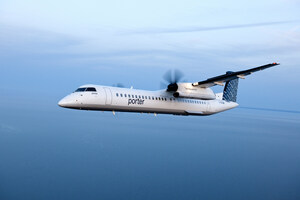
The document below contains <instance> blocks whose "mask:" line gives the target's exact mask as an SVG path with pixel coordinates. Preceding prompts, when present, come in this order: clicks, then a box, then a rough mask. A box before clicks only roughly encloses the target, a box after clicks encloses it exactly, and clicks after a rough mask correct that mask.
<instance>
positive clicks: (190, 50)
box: [0, 0, 300, 199]
mask: <svg viewBox="0 0 300 200" xmlns="http://www.w3.org/2000/svg"><path fill="white" fill-rule="evenodd" d="M299 8H300V2H299V1H297V0H273V1H271V0H266V1H258V0H253V1H251V2H249V1H234V0H229V1H217V0H213V1H205V2H203V1H195V0H186V1H177V0H172V1H170V0H165V1H158V0H152V1H138V0H127V1H120V0H112V1H96V0H86V1H77V0H72V1H71V0H65V1H57V0H51V1H50V0H45V1H37V0H27V1H24V0H23V1H21V0H10V1H8V0H1V1H0V70H1V79H0V92H1V94H2V95H1V98H0V109H1V112H0V144H1V145H0V152H1V153H0V158H1V159H2V160H3V162H2V164H1V163H0V198H1V195H3V197H5V198H6V199H18V198H20V199H21V197H22V196H24V195H27V196H30V195H33V194H34V191H37V190H38V191H40V192H39V193H37V194H36V196H34V195H33V196H32V197H33V198H32V199H47V198H48V199H66V198H70V197H72V191H75V190H76V191H77V193H76V194H77V197H78V198H79V199H80V198H81V199H82V198H84V197H85V195H88V194H89V193H91V191H92V193H93V192H94V194H95V195H96V196H92V197H99V195H106V197H111V196H110V195H109V194H108V193H105V192H104V193H101V192H100V191H98V190H97V187H96V186H95V185H101V187H104V188H106V190H107V191H112V193H115V191H113V190H112V188H117V189H118V191H119V192H120V194H121V195H123V196H126V195H128V197H132V199H134V197H135V198H136V199H139V198H143V199H147V198H149V199H160V198H161V199H165V197H172V199H175V198H174V196H172V195H171V196H169V195H170V194H171V193H172V192H173V193H174V191H176V193H175V194H177V195H178V196H177V197H183V196H182V195H184V194H190V195H191V196H190V199H193V198H194V197H199V195H200V196H201V194H199V193H198V192H197V191H199V188H198V186H199V187H200V186H201V187H202V188H206V192H204V193H203V194H202V195H203V196H201V197H203V198H205V199H209V198H212V199H218V198H220V197H228V198H230V197H231V199H235V198H232V197H233V196H230V192H233V190H230V189H235V190H234V191H237V190H238V189H241V190H240V191H241V192H240V193H234V194H235V195H234V197H236V199H241V198H243V199H245V196H243V194H247V195H249V196H248V197H253V198H255V199H258V198H257V197H259V196H260V197H261V198H262V199H276V198H275V197H278V199H280V198H279V197H282V198H285V199H297V198H298V197H299V192H298V193H297V190H296V188H299V187H298V186H299V180H296V179H295V178H293V177H299V172H298V171H299V170H298V169H299V166H300V164H299V163H300V159H299V156H297V153H295V152H299V146H300V145H299V141H300V140H299V135H298V132H299V131H298V130H299V112H300V104H299V101H298V99H299V98H300V93H299V92H298V91H299V85H300V79H299V75H300V68H299V64H298V63H300V57H299V55H300V13H299ZM273 62H278V63H280V65H279V66H275V67H273V68H270V69H267V70H264V71H262V72H257V73H254V74H253V75H251V76H248V77H246V79H245V80H240V82H239V90H238V96H237V101H238V103H239V104H240V108H236V109H235V110H231V111H227V112H224V113H220V114H218V115H214V116H210V117H207V118H201V117H199V118H196V117H191V118H189V117H187V118H184V117H175V116H158V117H157V118H154V117H153V116H148V115H147V116H144V115H143V116H141V115H140V114H125V113H121V114H120V113H118V114H117V116H115V117H114V116H112V114H111V113H102V112H85V111H75V110H67V109H63V108H60V107H58V106H57V102H58V101H59V100H60V99H61V98H63V97H64V96H66V95H67V94H69V93H71V92H72V91H74V90H75V89H76V88H77V87H78V86H80V85H84V84H89V83H92V84H99V85H113V84H116V83H122V84H123V85H125V86H126V87H130V86H133V87H134V88H138V89H148V90H158V89H160V82H161V81H162V79H163V75H164V74H165V72H166V71H168V70H169V69H179V70H180V71H182V72H183V73H184V75H185V77H184V79H185V80H188V81H191V82H196V81H201V80H205V79H207V78H210V77H213V76H217V75H220V74H223V73H225V72H226V71H229V70H230V71H239V70H244V69H248V68H252V67H257V66H260V65H264V64H268V63H273ZM213 89H214V90H215V91H216V92H220V91H222V87H219V86H215V87H213ZM245 107H248V108H263V109H273V110H274V109H277V110H284V111H295V113H288V112H271V111H266V110H265V111H259V110H254V109H245ZM237 124H238V125H237ZM236 125H237V126H236ZM233 127H235V128H233ZM152 131H153V132H152ZM209 133H210V134H209ZM139 134H141V135H139ZM286 134H287V135H286ZM157 141H159V142H157ZM12 147H16V148H12ZM78 147H79V149H78ZM213 147H218V148H217V149H215V148H213ZM136 152H138V153H136ZM172 152H176V153H177V154H174V155H173V154H172ZM144 155H146V156H145V157H144ZM175 155H177V157H176V156H175ZM256 156H257V157H256ZM47 158H49V159H47ZM121 158H122V159H121ZM197 158H198V159H197ZM245 158H249V160H247V159H245ZM151 160H153V162H151ZM182 160H184V162H185V163H188V164H189V166H190V167H187V168H185V165H182V163H181V161H182ZM228 160H230V161H231V162H227V161H228ZM248 161H249V163H248ZM203 162H204V164H203ZM103 163H105V164H103ZM228 163H233V164H232V165H230V164H228ZM280 163H286V165H284V166H283V165H280ZM72 164H74V165H72ZM119 164H120V165H122V166H125V167H124V168H122V169H121V168H119V167H118V166H119ZM221 166H225V168H222V167H221ZM274 166H275V167H274ZM252 167H253V168H252ZM261 167H262V168H261ZM271 168H272V170H270V171H268V170H267V169H271ZM98 169H99V170H100V171H99V172H98V173H96V172H97V170H98ZM183 169H184V170H183ZM134 170H136V171H134ZM181 170H183V171H181ZM22 171H25V172H24V173H22ZM118 172H120V173H118ZM135 172H136V173H137V174H135ZM248 172H249V174H250V175H251V176H252V177H250V176H246V175H247V173H248ZM236 173H238V174H236ZM78 174H79V175H80V177H79V178H78V179H77V178H75V177H76V175H78ZM95 174H96V175H95ZM145 174H148V176H146V178H145V177H144V175H145ZM195 174H196V175H195ZM118 175H120V177H121V178H120V181H119V182H118V181H117V180H118ZM185 175H186V176H185ZM211 176H212V177H213V178H212V179H210V177H211ZM53 177H61V178H60V179H58V181H56V180H55V179H54V178H53ZM89 177H94V178H89ZM132 177H134V178H133V179H132ZM161 177H162V179H160V178H161ZM195 177H197V179H196V178H195ZM201 177H203V179H201ZM232 177H238V178H236V179H234V178H232ZM261 177H264V178H261ZM101 178H103V179H101ZM1 180H4V181H1ZM43 180H47V183H44V182H43ZM168 180H172V181H173V182H172V183H170V182H169V181H168ZM201 180H202V181H201ZM278 180H282V181H281V182H279V181H278ZM234 181H235V182H234ZM180 182H182V184H180ZM207 182H209V183H210V184H207ZM215 182H218V183H219V184H217V186H215V184H214V183H215ZM257 182H259V184H256V183H257ZM40 183H42V184H40ZM72 183H73V185H72ZM157 183H160V184H158V186H160V187H158V186H157V187H155V185H157ZM168 184H169V185H168ZM232 184H233V185H234V187H229V186H232ZM66 185H72V186H70V188H68V189H67V191H65V193H64V191H63V190H62V189H61V188H63V187H64V186H66ZM122 185H126V188H125V189H124V188H123V189H122ZM238 185H242V187H240V188H239V187H238ZM264 185H267V186H268V187H267V188H265V191H262V190H261V189H260V188H261V187H262V186H264ZM50 186H51V187H50ZM248 186H249V188H247V187H248ZM258 186H260V187H258ZM21 188H22V189H21ZM80 188H81V189H82V193H80V192H79V191H80ZM136 188H140V191H141V192H138V193H135V191H136V190H135V189H136ZM149 188H150V189H149ZM151 188H152V189H153V190H152V191H156V192H157V194H158V193H159V194H160V195H157V196H151V192H149V191H151ZM161 188H163V189H161ZM178 188H181V189H178ZM222 188H226V190H225V189H224V190H222ZM125 190H126V191H125ZM216 190H217V193H215V196H211V195H210V194H211V192H209V191H216ZM274 190H275V191H277V193H276V194H275V196H274V193H273V194H272V195H270V192H271V191H274ZM226 191H227V192H226ZM169 192H170V193H169ZM50 194H52V196H51V195H50ZM55 194H57V195H58V196H55ZM232 194H233V193H232ZM286 194H289V195H290V196H285V195H286ZM53 195H54V196H53ZM70 195H71V196H70ZM251 195H253V196H251ZM34 197H36V198H34ZM46 197H47V198H46ZM92 197H91V198H90V199H93V198H92ZM113 197H114V198H113ZM113 197H112V198H111V199H120V196H118V195H114V196H113ZM253 198H252V199H253ZM282 198H281V199H282ZM73 199H74V198H73ZM95 199H97V198H95ZM107 199H108V198H107ZM179 199H180V198H179ZM181 199H182V198H181ZM250 199H251V198H250Z"/></svg>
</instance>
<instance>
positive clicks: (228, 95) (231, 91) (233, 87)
mask: <svg viewBox="0 0 300 200" xmlns="http://www.w3.org/2000/svg"><path fill="white" fill-rule="evenodd" d="M232 73H233V72H231V71H228V72H226V74H232ZM238 85H239V78H236V79H232V80H230V81H227V82H226V84H225V87H224V91H223V100H225V101H233V102H236V96H237V90H238Z"/></svg>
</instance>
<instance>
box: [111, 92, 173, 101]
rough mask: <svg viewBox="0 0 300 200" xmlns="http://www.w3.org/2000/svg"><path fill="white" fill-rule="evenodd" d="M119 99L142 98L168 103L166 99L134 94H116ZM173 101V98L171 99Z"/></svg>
mask: <svg viewBox="0 0 300 200" xmlns="http://www.w3.org/2000/svg"><path fill="white" fill-rule="evenodd" d="M116 96H117V97H129V98H140V99H149V100H151V99H152V100H161V101H167V98H166V97H154V96H152V97H151V96H144V95H136V94H135V95H134V94H122V93H120V94H119V93H116ZM170 99H171V98H170Z"/></svg>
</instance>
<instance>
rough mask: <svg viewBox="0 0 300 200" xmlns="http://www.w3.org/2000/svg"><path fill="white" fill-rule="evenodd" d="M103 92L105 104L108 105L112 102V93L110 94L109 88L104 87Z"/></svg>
mask: <svg viewBox="0 0 300 200" xmlns="http://www.w3.org/2000/svg"><path fill="white" fill-rule="evenodd" d="M104 91H105V94H106V100H105V104H106V105H110V104H111V102H112V95H111V90H110V89H109V88H104Z"/></svg>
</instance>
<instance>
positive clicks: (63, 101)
mask: <svg viewBox="0 0 300 200" xmlns="http://www.w3.org/2000/svg"><path fill="white" fill-rule="evenodd" d="M58 105H59V106H60V107H67V106H68V102H67V101H66V98H63V99H61V100H60V101H59V102H58Z"/></svg>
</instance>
